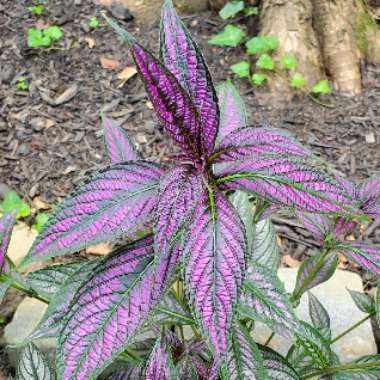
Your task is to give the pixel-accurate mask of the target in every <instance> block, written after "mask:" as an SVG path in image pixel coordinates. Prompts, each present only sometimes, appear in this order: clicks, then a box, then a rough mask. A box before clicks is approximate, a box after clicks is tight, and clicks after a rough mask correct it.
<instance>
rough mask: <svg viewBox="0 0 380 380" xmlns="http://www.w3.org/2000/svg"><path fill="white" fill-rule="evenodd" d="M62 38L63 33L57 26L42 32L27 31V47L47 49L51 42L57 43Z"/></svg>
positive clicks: (34, 29)
mask: <svg viewBox="0 0 380 380" xmlns="http://www.w3.org/2000/svg"><path fill="white" fill-rule="evenodd" d="M62 36H63V32H62V30H61V28H60V27H59V26H56V25H52V26H49V27H47V28H46V29H43V30H38V29H36V28H29V29H28V47H30V48H42V47H49V46H51V44H52V43H53V41H58V40H59V39H61V38H62Z"/></svg>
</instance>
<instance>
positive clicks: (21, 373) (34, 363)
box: [16, 343, 54, 380]
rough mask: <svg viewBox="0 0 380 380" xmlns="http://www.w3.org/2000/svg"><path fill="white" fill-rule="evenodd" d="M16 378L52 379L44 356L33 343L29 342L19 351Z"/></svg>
mask: <svg viewBox="0 0 380 380" xmlns="http://www.w3.org/2000/svg"><path fill="white" fill-rule="evenodd" d="M16 378H17V380H31V379H33V380H52V379H53V378H54V377H53V375H52V373H51V371H50V368H49V365H48V362H47V360H46V358H45V356H44V355H43V354H42V353H41V352H40V351H39V350H38V348H37V347H36V346H35V345H34V344H33V343H29V344H28V345H27V346H26V347H25V348H24V349H23V350H22V352H21V355H20V358H19V362H18V366H17V375H16Z"/></svg>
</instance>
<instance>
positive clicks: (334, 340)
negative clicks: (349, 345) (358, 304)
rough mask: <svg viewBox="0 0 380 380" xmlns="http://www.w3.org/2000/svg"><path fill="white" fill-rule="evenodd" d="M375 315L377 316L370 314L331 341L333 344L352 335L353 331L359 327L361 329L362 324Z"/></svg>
mask: <svg viewBox="0 0 380 380" xmlns="http://www.w3.org/2000/svg"><path fill="white" fill-rule="evenodd" d="M373 315H375V313H374V312H373V313H371V314H368V315H366V316H365V317H364V318H363V319H361V320H360V321H358V322H356V323H355V324H353V325H352V326H351V327H349V328H348V329H347V330H344V331H343V332H342V333H340V334H339V335H337V336H336V337H335V338H334V339H333V340H332V341H331V344H333V343H335V342H336V341H337V340H339V339H341V338H343V337H344V336H345V335H347V334H348V333H350V332H351V331H352V330H355V329H356V328H357V327H359V326H360V325H361V324H363V323H364V322H365V321H367V320H368V319H370V318H371V317H372V316H373Z"/></svg>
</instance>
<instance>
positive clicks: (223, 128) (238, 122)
mask: <svg viewBox="0 0 380 380" xmlns="http://www.w3.org/2000/svg"><path fill="white" fill-rule="evenodd" d="M217 93H218V99H219V108H220V125H219V133H218V136H217V139H218V140H221V139H224V137H226V136H228V135H229V134H230V133H232V132H233V131H235V130H238V129H241V128H245V127H246V126H247V114H246V110H245V105H244V101H243V99H242V98H241V97H240V95H239V93H238V92H237V90H236V88H235V86H234V85H233V84H232V83H231V81H226V82H223V83H222V84H220V85H219V86H218V87H217Z"/></svg>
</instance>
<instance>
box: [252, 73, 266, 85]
mask: <svg viewBox="0 0 380 380" xmlns="http://www.w3.org/2000/svg"><path fill="white" fill-rule="evenodd" d="M267 79H268V77H267V76H266V75H265V74H261V73H255V74H253V75H252V83H253V84H254V85H255V86H261V85H262V84H263V83H264V82H265V81H266V80H267Z"/></svg>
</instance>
